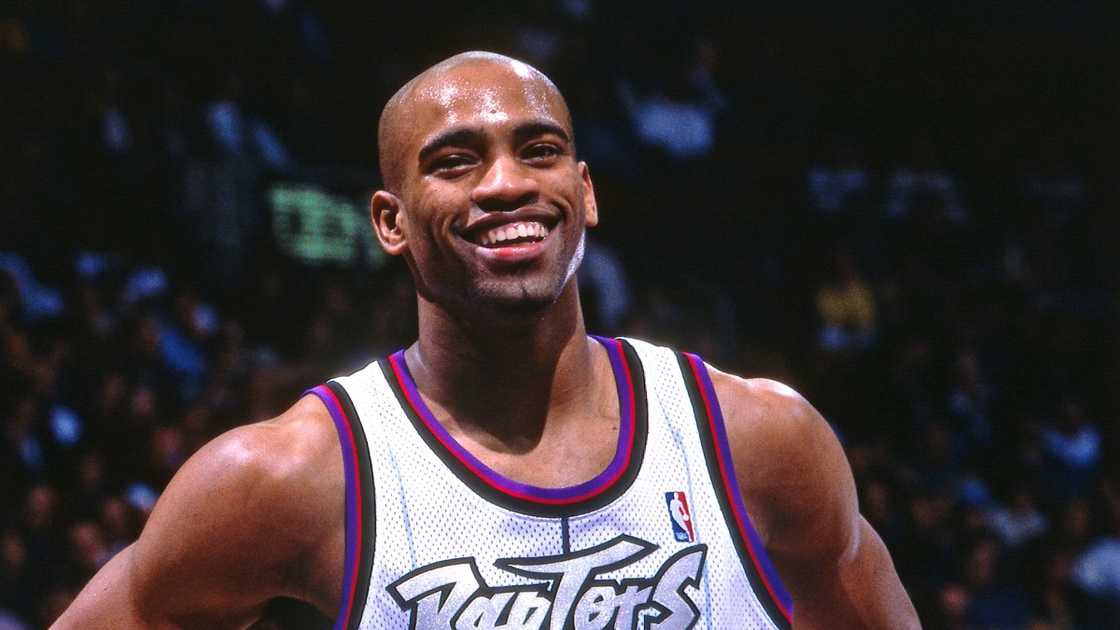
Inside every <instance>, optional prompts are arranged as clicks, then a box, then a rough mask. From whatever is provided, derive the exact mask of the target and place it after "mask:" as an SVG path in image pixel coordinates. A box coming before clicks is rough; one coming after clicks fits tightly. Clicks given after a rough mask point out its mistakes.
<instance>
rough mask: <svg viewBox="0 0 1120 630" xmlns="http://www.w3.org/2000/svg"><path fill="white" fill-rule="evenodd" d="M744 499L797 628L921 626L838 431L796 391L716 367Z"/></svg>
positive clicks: (891, 628) (801, 629)
mask: <svg viewBox="0 0 1120 630" xmlns="http://www.w3.org/2000/svg"><path fill="white" fill-rule="evenodd" d="M712 379H713V382H714V384H715V386H716V390H717V393H718V395H719V398H720V401H721V403H722V405H723V409H724V415H725V420H726V422H727V429H728V438H729V440H730V442H731V450H732V453H733V455H734V459H735V462H736V472H737V474H738V476H739V486H740V488H741V489H742V492H743V500H744V502H745V503H746V505H747V509H748V511H749V512H750V514H751V518H752V520H753V522H754V525H755V528H756V529H757V530H758V533H759V536H760V537H761V538H762V540H763V542H764V544H765V546H766V549H767V553H768V554H769V555H770V557H771V559H772V560H773V561H774V564H775V565H776V566H777V569H778V572H779V574H780V575H781V577H782V581H783V582H784V583H785V585H786V586H787V588H788V589H789V591H790V593H791V595H792V596H793V600H794V627H795V628H797V629H798V630H811V629H817V628H869V629H870V628H874V629H890V630H896V629H906V628H919V627H920V625H919V622H918V616H917V613H916V612H915V610H914V606H913V604H912V603H911V602H910V598H909V597H908V596H907V594H906V590H905V589H904V588H903V586H902V583H901V582H900V581H899V579H898V574H897V573H896V572H895V569H894V564H893V563H892V561H891V557H890V554H889V552H888V551H887V548H886V546H885V545H884V544H883V541H882V539H880V538H879V535H878V534H876V533H875V530H874V529H873V528H872V527H871V525H870V524H868V523H867V521H866V520H865V519H864V518H863V517H862V516H861V515H860V513H859V506H858V502H857V498H856V487H855V481H854V480H853V478H852V473H851V469H850V467H849V466H848V461H847V458H846V457H845V455H844V451H843V449H842V448H841V446H840V443H839V441H838V440H837V439H836V436H835V434H834V433H833V432H832V429H831V428H830V427H829V426H828V424H827V423H826V422H825V421H824V419H823V418H822V417H821V416H820V414H819V413H817V411H816V410H815V409H813V407H812V406H811V405H810V404H809V403H808V402H806V401H805V399H804V398H802V397H801V396H800V395H798V394H797V393H796V392H795V391H793V390H792V389H790V388H789V387H786V386H785V385H782V384H781V383H776V382H774V381H767V380H763V379H754V380H744V379H740V378H737V377H735V376H731V375H727V374H723V373H721V372H718V371H715V370H712Z"/></svg>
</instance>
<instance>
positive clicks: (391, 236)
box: [369, 190, 408, 256]
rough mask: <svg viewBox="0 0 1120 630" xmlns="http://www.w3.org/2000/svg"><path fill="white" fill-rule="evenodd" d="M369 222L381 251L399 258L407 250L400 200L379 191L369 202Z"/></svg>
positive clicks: (404, 221)
mask: <svg viewBox="0 0 1120 630" xmlns="http://www.w3.org/2000/svg"><path fill="white" fill-rule="evenodd" d="M369 221H370V223H371V224H373V232H374V233H375V234H377V240H378V242H380V243H381V249H383V250H385V253H386V254H389V255H390V256H400V255H401V254H403V253H404V251H405V250H406V249H408V239H407V238H406V236H405V231H406V230H407V227H406V226H405V225H404V224H406V223H407V221H406V219H405V216H404V213H403V212H401V200H400V199H399V198H398V197H397V196H396V195H394V194H393V193H391V192H387V191H384V190H379V191H377V192H375V193H373V197H371V198H370V200H369Z"/></svg>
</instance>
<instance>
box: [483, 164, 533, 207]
mask: <svg viewBox="0 0 1120 630" xmlns="http://www.w3.org/2000/svg"><path fill="white" fill-rule="evenodd" d="M527 168H528V167H527V166H525V165H523V164H520V163H519V162H518V161H517V160H516V159H515V158H514V157H513V156H499V157H498V158H497V159H495V160H494V161H493V162H492V163H491V164H490V168H489V169H487V171H486V174H485V175H484V176H483V178H482V180H480V181H479V182H478V185H477V186H475V188H474V190H473V191H471V201H473V202H474V203H475V204H476V205H478V207H479V208H481V209H483V210H486V211H488V212H501V211H509V210H516V209H518V208H520V207H521V206H524V205H526V204H528V203H532V202H533V201H534V200H535V199H536V197H537V193H538V192H540V185H539V183H538V182H537V180H536V179H535V178H533V177H532V176H531V174H530V173H527V172H526V169H527Z"/></svg>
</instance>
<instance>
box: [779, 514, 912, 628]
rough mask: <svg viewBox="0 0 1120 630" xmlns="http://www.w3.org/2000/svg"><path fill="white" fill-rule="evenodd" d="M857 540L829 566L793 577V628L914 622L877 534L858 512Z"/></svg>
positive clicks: (890, 625) (907, 624) (897, 625)
mask: <svg viewBox="0 0 1120 630" xmlns="http://www.w3.org/2000/svg"><path fill="white" fill-rule="evenodd" d="M859 521H860V532H859V541H858V544H857V545H856V546H855V547H854V548H853V550H852V553H851V554H849V555H848V556H847V557H843V558H841V559H840V561H839V562H837V563H836V564H835V565H834V566H833V569H832V570H831V571H830V570H818V571H815V572H813V573H812V574H811V575H807V576H805V578H803V579H799V580H795V583H794V584H791V585H790V586H791V587H793V590H794V593H793V596H794V628H795V630H818V629H822V630H823V629H826V628H841V627H842V628H865V629H869V630H870V629H875V630H879V629H884V630H888V629H889V630H896V629H898V630H909V629H914V628H920V627H921V625H920V623H919V621H918V615H917V612H916V611H915V610H914V605H913V604H912V603H911V602H910V597H909V596H908V595H907V594H906V589H905V588H903V586H902V582H901V581H900V580H899V579H898V573H897V572H896V571H895V568H894V563H893V562H892V561H891V557H890V554H889V553H888V552H887V548H886V545H884V544H883V540H882V539H881V538H880V537H879V535H878V534H877V533H876V532H875V530H874V529H873V528H872V527H871V525H869V524H868V523H867V521H866V520H864V519H863V518H862V517H860V519H859Z"/></svg>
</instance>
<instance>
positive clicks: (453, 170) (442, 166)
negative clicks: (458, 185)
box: [428, 153, 475, 177]
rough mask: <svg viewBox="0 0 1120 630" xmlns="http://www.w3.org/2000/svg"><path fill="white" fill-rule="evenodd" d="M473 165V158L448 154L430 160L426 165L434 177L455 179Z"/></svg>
mask: <svg viewBox="0 0 1120 630" xmlns="http://www.w3.org/2000/svg"><path fill="white" fill-rule="evenodd" d="M474 163H475V160H474V158H472V157H471V156H469V155H467V154H465V153H450V154H448V155H442V156H440V157H437V158H436V159H434V160H432V161H431V162H430V163H429V165H428V170H429V171H430V172H431V173H434V174H436V175H442V176H445V177H456V176H458V175H462V174H463V173H466V172H467V170H469V169H470V168H471V167H472V166H474Z"/></svg>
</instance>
